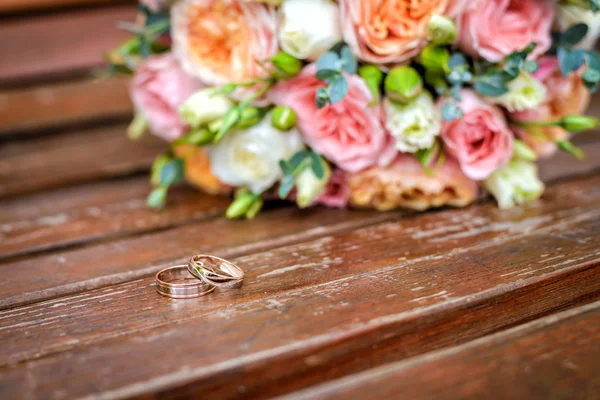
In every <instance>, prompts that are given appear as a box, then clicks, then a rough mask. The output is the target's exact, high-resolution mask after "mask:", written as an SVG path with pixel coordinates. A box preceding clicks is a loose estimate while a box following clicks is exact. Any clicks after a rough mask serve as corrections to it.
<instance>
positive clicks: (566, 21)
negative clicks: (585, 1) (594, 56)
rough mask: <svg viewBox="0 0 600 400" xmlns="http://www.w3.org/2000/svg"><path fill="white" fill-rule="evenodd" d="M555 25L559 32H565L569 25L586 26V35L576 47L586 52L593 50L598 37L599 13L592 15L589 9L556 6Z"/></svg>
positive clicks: (599, 34) (599, 30) (599, 28)
mask: <svg viewBox="0 0 600 400" xmlns="http://www.w3.org/2000/svg"><path fill="white" fill-rule="evenodd" d="M556 7H557V12H556V25H558V28H559V29H560V30H561V31H565V30H566V29H568V28H569V27H570V26H571V25H575V24H578V23H581V22H582V23H584V24H586V25H587V26H588V32H587V35H585V37H584V38H583V40H582V41H581V42H579V43H578V44H577V47H580V48H584V49H587V50H590V49H593V48H594V45H595V44H596V40H597V39H598V36H600V12H597V13H594V12H593V11H592V10H590V9H586V8H583V7H579V6H576V5H561V6H558V5H557V6H556Z"/></svg>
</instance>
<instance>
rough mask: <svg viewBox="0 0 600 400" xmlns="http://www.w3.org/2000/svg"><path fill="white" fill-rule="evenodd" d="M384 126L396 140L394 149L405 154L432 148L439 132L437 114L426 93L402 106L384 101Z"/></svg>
mask: <svg viewBox="0 0 600 400" xmlns="http://www.w3.org/2000/svg"><path fill="white" fill-rule="evenodd" d="M384 108H385V126H386V128H387V130H388V131H389V132H390V133H391V134H392V135H393V136H394V137H395V138H396V148H397V149H398V150H400V151H402V152H405V153H415V152H416V151H418V150H419V149H428V148H430V147H431V146H433V143H434V141H435V138H436V136H438V135H439V133H440V130H441V120H440V116H439V112H438V110H437V109H436V107H435V104H434V103H433V98H432V96H431V94H430V93H429V92H428V91H423V92H422V93H421V94H420V95H419V96H418V97H417V98H416V99H415V100H413V101H412V102H410V103H408V104H406V105H402V104H396V103H393V102H391V101H390V100H389V99H386V100H385V103H384Z"/></svg>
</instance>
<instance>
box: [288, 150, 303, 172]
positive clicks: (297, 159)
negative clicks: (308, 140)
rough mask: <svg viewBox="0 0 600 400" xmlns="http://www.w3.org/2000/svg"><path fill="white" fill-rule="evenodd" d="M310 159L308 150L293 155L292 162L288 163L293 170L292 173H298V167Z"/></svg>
mask: <svg viewBox="0 0 600 400" xmlns="http://www.w3.org/2000/svg"><path fill="white" fill-rule="evenodd" d="M306 157H308V150H300V151H297V152H296V153H294V154H293V155H292V157H291V158H290V160H289V161H288V163H289V165H290V168H291V169H292V173H296V172H297V171H296V170H297V169H298V167H299V166H300V164H302V162H303V161H304V160H305V159H306Z"/></svg>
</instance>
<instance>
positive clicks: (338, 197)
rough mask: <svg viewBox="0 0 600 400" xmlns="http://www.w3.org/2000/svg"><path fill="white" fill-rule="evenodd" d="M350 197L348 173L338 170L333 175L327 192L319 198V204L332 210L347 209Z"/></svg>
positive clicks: (326, 188) (326, 189)
mask: <svg viewBox="0 0 600 400" xmlns="http://www.w3.org/2000/svg"><path fill="white" fill-rule="evenodd" d="M349 197H350V188H349V187H348V181H347V178H346V173H345V172H344V171H342V170H341V169H336V170H334V171H333V173H332V174H331V179H330V180H329V183H328V184H327V186H326V187H325V191H324V192H323V193H321V195H320V196H319V197H318V198H317V201H316V203H317V204H323V205H326V206H327V207H332V208H345V207H346V205H347V204H348V198H349Z"/></svg>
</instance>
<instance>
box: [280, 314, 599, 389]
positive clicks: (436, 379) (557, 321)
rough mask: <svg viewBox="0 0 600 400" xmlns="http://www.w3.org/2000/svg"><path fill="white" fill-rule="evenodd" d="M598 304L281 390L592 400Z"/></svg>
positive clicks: (596, 384)
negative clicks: (355, 372) (327, 380)
mask: <svg viewBox="0 0 600 400" xmlns="http://www.w3.org/2000/svg"><path fill="white" fill-rule="evenodd" d="M599 343H600V302H595V303H592V304H589V305H587V306H583V307H580V308H577V309H575V310H569V311H565V312H562V313H560V314H557V315H553V316H550V317H546V318H543V319H540V320H537V321H534V322H531V323H529V324H526V325H523V326H520V327H517V328H514V329H510V330H508V331H505V332H501V333H498V334H495V335H491V336H488V337H485V338H482V339H479V340H476V341H473V342H470V343H468V344H465V345H462V346H456V347H454V348H451V349H448V350H442V351H439V352H435V353H431V354H427V355H425V356H422V357H416V358H414V359H409V360H406V361H403V362H399V363H394V364H391V365H388V366H385V367H382V368H378V369H375V370H372V371H369V372H367V373H363V374H359V375H352V376H348V377H346V378H344V379H342V380H339V381H335V382H331V383H328V384H326V385H323V387H319V388H315V389H311V390H307V391H305V392H302V393H297V394H293V395H290V396H287V397H286V399H289V400H292V399H293V400H302V399H307V400H308V399H310V400H313V399H315V400H316V399H339V398H346V399H359V398H360V399H378V400H379V399H397V398H398V394H399V393H402V397H404V398H411V399H449V398H452V399H474V398H477V399H484V398H486V399H488V398H504V399H507V398H519V399H586V398H588V399H597V398H600V373H599V372H600V371H599V370H598V360H599V359H600V346H599V345H598V344H599Z"/></svg>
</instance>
